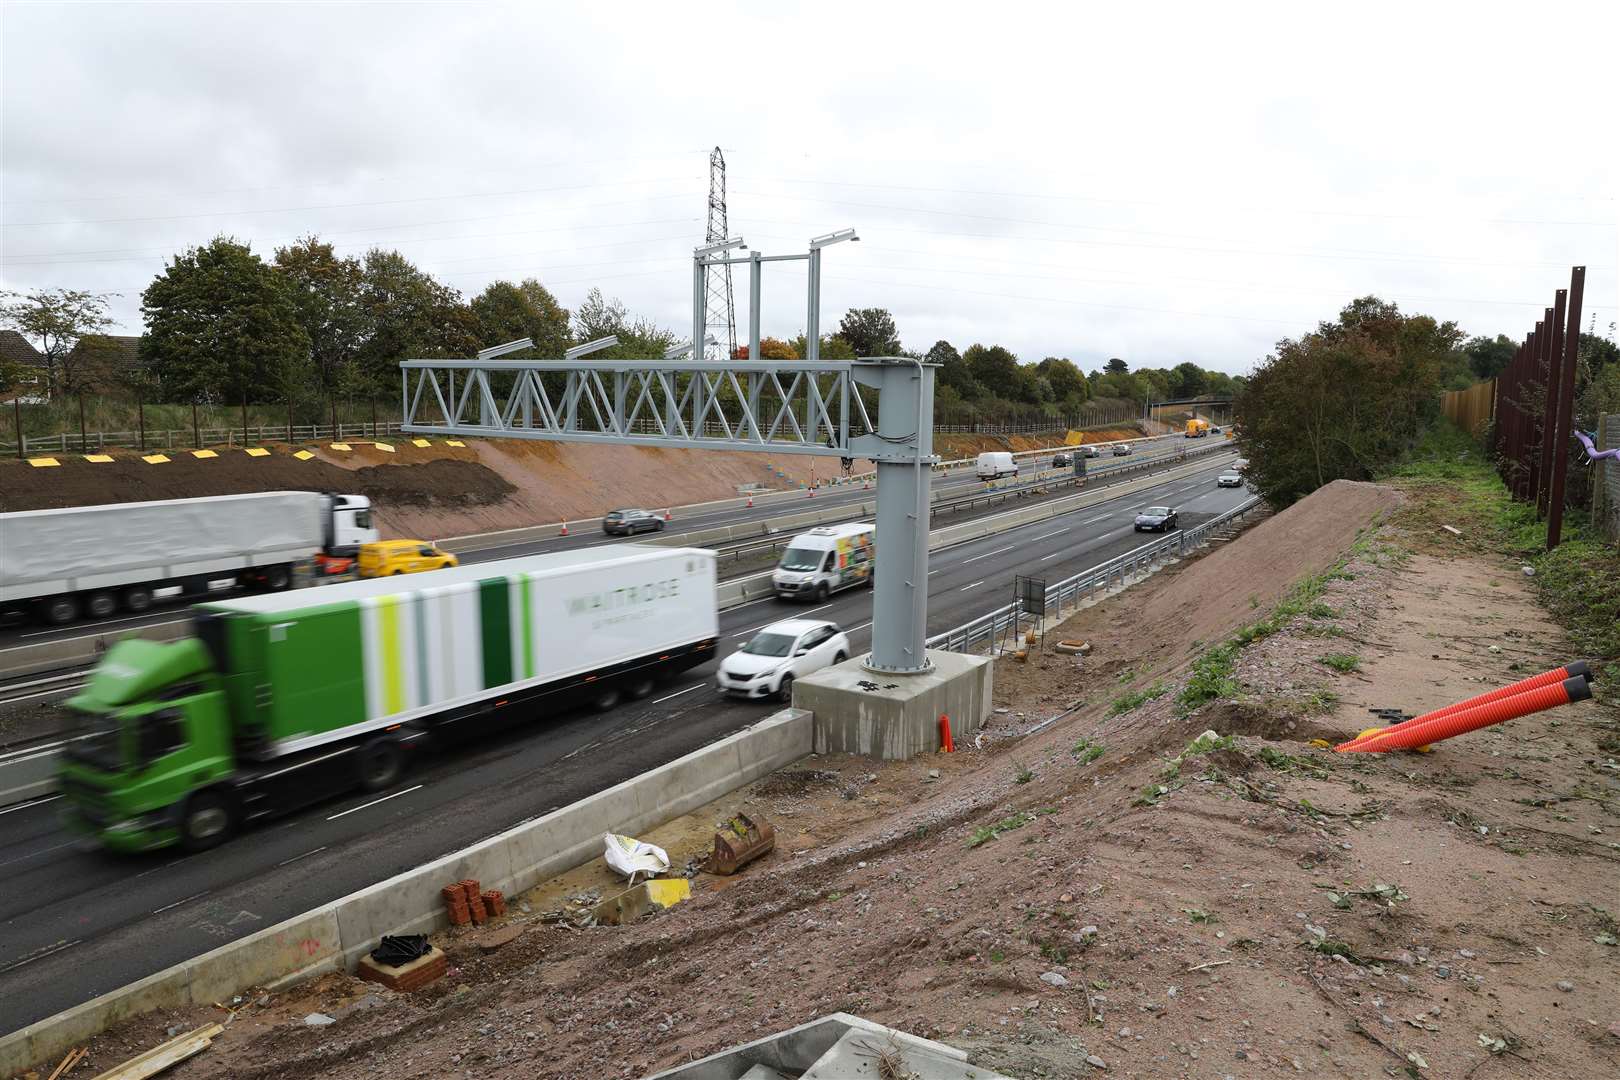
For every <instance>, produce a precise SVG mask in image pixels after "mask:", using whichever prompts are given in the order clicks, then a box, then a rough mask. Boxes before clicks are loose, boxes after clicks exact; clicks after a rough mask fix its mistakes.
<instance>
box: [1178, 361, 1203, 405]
mask: <svg viewBox="0 0 1620 1080" xmlns="http://www.w3.org/2000/svg"><path fill="white" fill-rule="evenodd" d="M1169 374H1170V397H1171V398H1195V397H1198V396H1199V395H1200V394H1202V393H1203V392H1204V391H1205V389H1206V388H1207V387H1208V385H1209V380H1208V378H1207V377H1206V376H1205V375H1204V369H1203V368H1201V367H1199V366H1198V365H1197V364H1194V363H1192V362H1191V361H1188V362H1185V363H1180V364H1177V365H1176V366H1175V367H1174V368H1172V369H1171V370H1170V373H1169Z"/></svg>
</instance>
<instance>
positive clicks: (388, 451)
mask: <svg viewBox="0 0 1620 1080" xmlns="http://www.w3.org/2000/svg"><path fill="white" fill-rule="evenodd" d="M371 445H372V446H375V447H376V448H377V449H379V450H381V451H382V452H383V453H385V454H392V453H393V452H394V448H393V447H392V446H389V445H388V444H387V443H385V442H380V443H372V444H371Z"/></svg>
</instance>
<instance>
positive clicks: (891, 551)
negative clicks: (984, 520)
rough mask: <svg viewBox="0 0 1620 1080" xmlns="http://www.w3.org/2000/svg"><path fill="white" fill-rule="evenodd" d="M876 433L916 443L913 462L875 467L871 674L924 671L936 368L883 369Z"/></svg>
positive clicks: (897, 366)
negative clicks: (876, 492)
mask: <svg viewBox="0 0 1620 1080" xmlns="http://www.w3.org/2000/svg"><path fill="white" fill-rule="evenodd" d="M879 395H880V396H879V398H878V434H879V435H881V436H883V438H884V439H885V440H893V441H895V442H902V441H913V440H915V457H914V458H913V460H911V461H879V462H877V489H878V498H877V582H876V587H875V588H874V590H873V597H872V654H871V656H870V657H868V659H867V666H868V667H870V668H872V669H873V670H875V671H883V672H894V673H906V672H920V671H927V670H928V669H929V668H930V667H931V666H932V665H931V664H930V663H929V661H928V653H927V650H926V647H925V644H924V643H925V642H926V641H927V637H928V634H927V619H928V509H929V487H928V477H929V462H930V461H931V460H932V458H933V454H934V431H933V417H934V369H933V368H931V367H924V366H923V365H921V364H907V363H891V364H886V365H884V367H883V376H882V386H881V388H880V390H879Z"/></svg>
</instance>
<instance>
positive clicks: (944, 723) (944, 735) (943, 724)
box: [939, 713, 956, 754]
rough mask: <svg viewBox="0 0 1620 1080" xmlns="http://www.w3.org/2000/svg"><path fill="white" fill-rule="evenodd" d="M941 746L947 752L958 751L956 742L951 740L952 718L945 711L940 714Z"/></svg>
mask: <svg viewBox="0 0 1620 1080" xmlns="http://www.w3.org/2000/svg"><path fill="white" fill-rule="evenodd" d="M939 748H940V749H941V750H943V751H945V752H946V753H947V754H954V753H956V743H955V742H953V741H952V740H951V718H950V717H949V716H948V715H946V714H945V713H940V714H939Z"/></svg>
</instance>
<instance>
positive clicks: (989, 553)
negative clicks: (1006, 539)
mask: <svg viewBox="0 0 1620 1080" xmlns="http://www.w3.org/2000/svg"><path fill="white" fill-rule="evenodd" d="M1017 546H1018V545H1017V544H1008V545H1007V546H1006V547H1004V548H996V550H994V551H987V552H985V553H984V554H983V555H975V556H973V558H971V559H963V560H962V565H963V566H966V565H967V564H968V563H970V562H978V561H979V560H980V559H988V558H989V557H990V556H992V555H1000V554H1001V553H1002V552H1004V551H1011V550H1012V549H1013V548H1015V547H1017Z"/></svg>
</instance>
